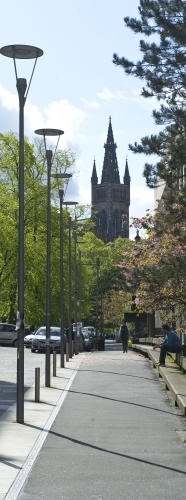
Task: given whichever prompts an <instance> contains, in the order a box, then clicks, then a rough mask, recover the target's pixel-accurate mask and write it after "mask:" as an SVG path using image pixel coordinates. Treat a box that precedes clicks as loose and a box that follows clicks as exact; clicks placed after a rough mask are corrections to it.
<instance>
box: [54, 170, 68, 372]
mask: <svg viewBox="0 0 186 500" xmlns="http://www.w3.org/2000/svg"><path fill="white" fill-rule="evenodd" d="M61 175H63V176H65V178H66V179H67V178H70V177H72V174H54V176H55V177H57V178H59V176H60V177H61ZM63 196H64V189H62V188H60V189H59V198H60V317H61V368H64V366H65V363H64V294H63V291H64V277H63V274H64V272H63Z"/></svg>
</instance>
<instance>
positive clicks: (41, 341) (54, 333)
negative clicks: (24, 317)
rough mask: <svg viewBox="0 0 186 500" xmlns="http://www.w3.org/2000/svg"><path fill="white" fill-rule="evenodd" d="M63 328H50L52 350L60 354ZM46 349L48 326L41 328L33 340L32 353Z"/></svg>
mask: <svg viewBox="0 0 186 500" xmlns="http://www.w3.org/2000/svg"><path fill="white" fill-rule="evenodd" d="M60 346H61V328H59V327H58V326H51V327H50V350H51V351H52V352H53V351H58V352H60ZM45 348H46V326H41V327H40V328H39V330H37V332H36V333H35V335H34V337H33V339H32V347H31V352H36V351H45ZM65 349H66V334H65V333H64V350H65Z"/></svg>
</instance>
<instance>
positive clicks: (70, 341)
mask: <svg viewBox="0 0 186 500" xmlns="http://www.w3.org/2000/svg"><path fill="white" fill-rule="evenodd" d="M68 230H69V239H68V340H69V358H72V318H71V316H72V274H71V217H70V216H69V218H68Z"/></svg>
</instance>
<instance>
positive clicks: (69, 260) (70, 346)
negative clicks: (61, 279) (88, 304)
mask: <svg viewBox="0 0 186 500" xmlns="http://www.w3.org/2000/svg"><path fill="white" fill-rule="evenodd" d="M63 204H64V205H66V207H68V206H72V205H75V206H76V205H78V202H77V201H64V202H63ZM71 224H72V219H71V217H70V216H69V218H68V231H69V239H68V242H69V243H68V341H69V358H72V317H71V316H72V283H71V281H72V277H71V276H72V275H71Z"/></svg>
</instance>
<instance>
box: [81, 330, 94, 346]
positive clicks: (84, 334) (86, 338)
mask: <svg viewBox="0 0 186 500" xmlns="http://www.w3.org/2000/svg"><path fill="white" fill-rule="evenodd" d="M81 333H82V339H83V350H84V351H90V349H91V347H92V341H91V338H90V335H89V333H88V331H87V330H84V329H83V330H82V331H81Z"/></svg>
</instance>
